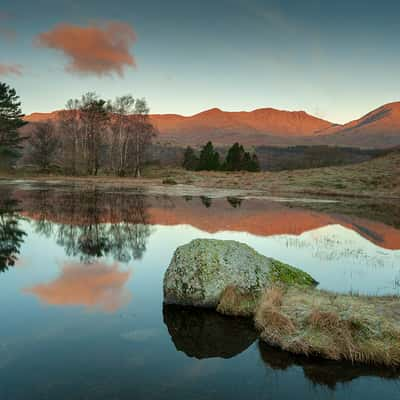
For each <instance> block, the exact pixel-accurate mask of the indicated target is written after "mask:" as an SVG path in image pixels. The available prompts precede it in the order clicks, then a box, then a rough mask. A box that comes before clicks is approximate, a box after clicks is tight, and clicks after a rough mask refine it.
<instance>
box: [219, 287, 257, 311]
mask: <svg viewBox="0 0 400 400" xmlns="http://www.w3.org/2000/svg"><path fill="white" fill-rule="evenodd" d="M258 299H259V293H257V292H256V293H244V292H242V291H241V290H240V289H238V288H237V287H235V286H228V287H227V288H226V289H225V290H224V291H223V292H222V295H221V298H220V301H219V304H218V306H217V311H218V312H219V313H220V314H224V315H232V316H236V317H250V316H253V315H254V310H255V308H256V306H257V303H258Z"/></svg>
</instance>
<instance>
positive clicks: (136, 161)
mask: <svg viewBox="0 0 400 400" xmlns="http://www.w3.org/2000/svg"><path fill="white" fill-rule="evenodd" d="M112 110H113V116H112V119H111V133H112V137H111V145H110V148H111V150H110V153H111V169H112V170H113V172H114V173H116V174H118V175H119V176H125V175H127V174H128V173H129V172H133V173H134V175H135V176H136V177H139V176H140V174H141V168H142V164H143V161H144V159H145V153H146V150H147V147H148V145H149V144H151V140H152V138H153V137H154V136H155V129H154V127H153V126H152V125H151V123H150V120H149V116H148V114H149V109H148V107H147V104H146V101H145V100H144V99H136V100H135V99H134V98H133V97H132V96H131V95H126V96H122V97H117V99H116V100H115V102H114V103H113V105H112Z"/></svg>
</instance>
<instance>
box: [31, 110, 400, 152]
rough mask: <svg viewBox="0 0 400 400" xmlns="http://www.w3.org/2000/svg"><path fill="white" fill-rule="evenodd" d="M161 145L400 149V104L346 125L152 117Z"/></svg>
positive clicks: (230, 115)
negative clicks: (326, 146) (311, 146)
mask: <svg viewBox="0 0 400 400" xmlns="http://www.w3.org/2000/svg"><path fill="white" fill-rule="evenodd" d="M57 115H58V112H57V111H55V112H52V113H48V114H46V113H34V114H31V115H29V116H27V117H26V120H27V121H29V122H39V121H43V120H46V119H55V118H57ZM150 119H151V121H152V123H153V124H154V126H156V127H157V129H158V131H159V136H158V140H159V141H160V142H162V143H165V142H169V143H175V144H178V145H201V144H204V143H205V142H207V141H208V140H212V141H213V142H214V143H216V144H218V145H230V144H232V143H234V142H235V141H239V142H241V143H243V144H244V145H247V146H250V145H251V146H261V145H265V146H291V145H318V144H326V145H335V146H349V147H363V148H389V147H394V146H398V145H400V102H397V103H390V104H386V105H384V106H382V107H379V108H378V109H376V110H374V111H372V112H370V113H368V114H367V115H365V116H363V117H361V118H360V119H358V120H355V121H351V122H349V123H347V124H344V125H339V124H333V123H331V122H329V121H325V120H323V119H320V118H317V117H314V116H312V115H309V114H307V113H306V112H304V111H281V110H275V109H273V108H260V109H257V110H254V111H249V112H245V111H239V112H227V111H222V110H220V109H219V108H212V109H210V110H207V111H204V112H201V113H199V114H195V115H192V116H182V115H178V114H152V115H151V116H150Z"/></svg>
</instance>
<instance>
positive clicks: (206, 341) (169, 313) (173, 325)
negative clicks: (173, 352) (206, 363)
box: [163, 304, 257, 359]
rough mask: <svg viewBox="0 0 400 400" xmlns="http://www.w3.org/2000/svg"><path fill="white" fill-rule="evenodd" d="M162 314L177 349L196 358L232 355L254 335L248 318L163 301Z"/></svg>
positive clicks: (252, 340) (242, 347) (241, 348)
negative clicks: (228, 315)
mask: <svg viewBox="0 0 400 400" xmlns="http://www.w3.org/2000/svg"><path fill="white" fill-rule="evenodd" d="M163 316H164V323H165V325H166V326H167V328H168V332H169V334H170V335H171V339H172V341H173V343H174V345H175V347H176V349H177V350H178V351H182V352H184V353H185V354H186V355H188V356H189V357H195V358H197V359H204V358H212V357H219V358H231V357H234V356H236V355H238V354H240V353H241V352H243V351H244V350H246V349H247V348H248V347H249V346H250V345H251V344H252V343H253V342H254V341H255V340H256V338H257V333H256V332H255V330H254V328H253V322H252V321H251V320H248V319H242V318H232V317H225V316H223V315H220V314H218V313H216V312H215V311H212V310H207V309H199V308H191V307H180V306H175V305H165V304H164V306H163Z"/></svg>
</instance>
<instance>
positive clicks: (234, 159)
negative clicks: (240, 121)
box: [224, 142, 245, 171]
mask: <svg viewBox="0 0 400 400" xmlns="http://www.w3.org/2000/svg"><path fill="white" fill-rule="evenodd" d="M244 156H245V151H244V148H243V146H242V145H240V144H239V143H237V142H236V143H235V144H234V145H232V147H231V148H230V149H229V150H228V154H227V155H226V160H225V163H224V169H225V170H227V171H241V170H242V169H243V163H244Z"/></svg>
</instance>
